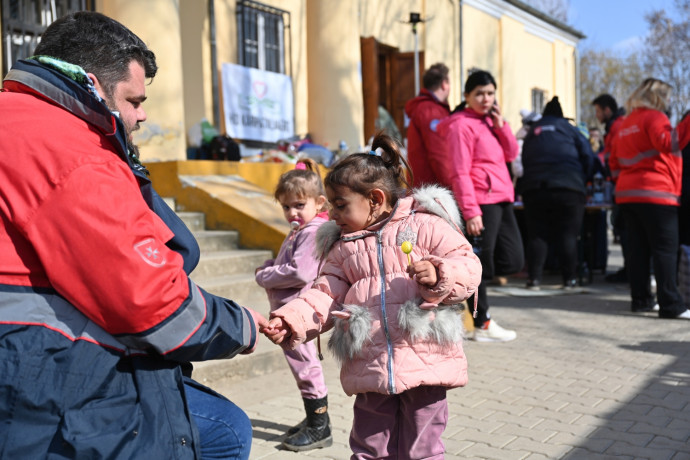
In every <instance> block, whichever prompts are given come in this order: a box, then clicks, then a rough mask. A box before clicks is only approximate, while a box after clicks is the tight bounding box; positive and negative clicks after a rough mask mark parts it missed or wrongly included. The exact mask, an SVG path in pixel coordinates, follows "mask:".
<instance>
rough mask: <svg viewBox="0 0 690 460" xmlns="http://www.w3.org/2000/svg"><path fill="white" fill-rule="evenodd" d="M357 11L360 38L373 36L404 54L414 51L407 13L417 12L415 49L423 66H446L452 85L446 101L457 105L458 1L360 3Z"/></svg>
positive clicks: (370, 0) (380, 0)
mask: <svg viewBox="0 0 690 460" xmlns="http://www.w3.org/2000/svg"><path fill="white" fill-rule="evenodd" d="M358 9H359V14H358V17H359V31H360V36H362V37H375V38H376V40H378V41H379V42H380V43H383V44H386V45H390V46H394V47H396V48H398V49H399V51H400V52H403V53H404V52H414V48H415V45H414V42H415V35H414V34H413V33H412V25H411V24H409V23H408V22H409V19H410V13H419V14H420V16H421V19H422V20H424V22H422V23H420V24H417V49H418V50H419V51H420V52H423V53H424V67H425V68H428V67H430V66H431V65H432V64H435V63H437V62H443V63H444V64H446V65H447V66H448V68H449V69H450V73H449V77H450V80H451V85H452V89H451V94H450V97H449V100H450V102H451V105H454V104H458V103H459V102H460V100H461V91H459V90H456V89H455V88H458V87H459V86H457V85H458V83H457V82H458V81H459V80H460V34H459V27H458V24H459V11H460V7H459V5H458V2H447V1H437V0H399V1H396V2H390V1H389V0H359V7H358ZM420 66H421V63H420ZM421 71H422V72H423V71H424V68H422V69H421ZM420 86H421V81H420Z"/></svg>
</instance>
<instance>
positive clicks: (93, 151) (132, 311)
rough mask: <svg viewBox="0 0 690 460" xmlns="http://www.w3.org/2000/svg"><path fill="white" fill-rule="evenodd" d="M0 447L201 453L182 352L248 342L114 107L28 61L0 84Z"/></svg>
mask: <svg viewBox="0 0 690 460" xmlns="http://www.w3.org/2000/svg"><path fill="white" fill-rule="evenodd" d="M0 113H2V114H3V115H2V116H1V117H0V152H1V153H2V154H1V155H0V217H1V218H2V224H3V225H2V227H0V388H2V390H0V393H2V395H3V396H2V397H0V414H2V423H1V424H0V457H2V458H15V457H16V458H19V457H22V458H43V457H46V456H47V455H48V452H50V453H52V454H55V455H58V454H60V455H64V456H66V457H82V458H101V457H115V456H117V457H118V458H134V457H137V458H143V457H146V456H148V457H149V458H197V457H198V456H199V442H198V433H197V431H196V428H195V426H194V423H193V422H192V421H191V418H190V415H189V412H188V409H187V407H186V403H185V399H184V390H183V380H182V378H183V377H182V372H181V363H186V362H188V361H201V360H208V359H220V358H229V357H232V356H234V355H236V354H237V353H240V352H242V351H244V350H246V349H250V348H251V347H253V346H254V344H255V342H256V340H257V331H256V329H255V326H254V322H253V321H252V319H251V315H250V314H249V312H248V311H247V310H246V309H245V308H243V307H241V306H239V305H237V304H236V303H234V302H232V301H230V300H227V299H223V298H220V297H217V296H214V295H211V294H209V293H207V292H205V291H204V290H203V289H201V288H200V287H199V286H197V285H196V284H195V283H193V282H192V281H191V280H190V279H189V278H188V273H189V272H190V271H191V270H192V269H193V267H194V266H195V265H196V263H197V261H198V258H199V249H198V246H197V245H196V242H195V241H194V238H193V236H192V235H191V233H189V231H188V230H187V229H186V227H185V226H184V224H183V223H182V222H181V221H180V220H179V219H178V218H177V216H176V215H175V214H174V213H173V212H172V211H171V210H170V209H169V208H167V205H166V204H165V203H163V201H162V200H161V198H160V197H159V196H158V195H157V194H156V193H155V192H154V191H153V189H152V187H151V184H150V181H149V180H148V179H147V178H146V176H145V175H144V174H143V173H142V172H141V171H140V170H138V169H137V168H136V167H134V166H135V165H133V164H132V162H131V160H130V158H129V157H128V155H127V153H126V152H127V145H126V140H125V136H124V130H123V127H122V124H121V122H120V120H119V119H118V118H117V117H115V116H114V115H113V114H112V113H111V112H110V111H109V110H108V108H107V107H106V106H105V105H104V104H103V103H102V102H100V101H99V100H98V99H97V98H96V97H94V96H93V95H91V94H89V93H88V92H87V90H86V89H85V88H84V87H82V86H81V85H80V84H78V83H76V82H75V81H73V80H72V79H70V78H68V77H66V76H65V75H63V74H62V73H61V72H59V71H57V70H55V69H52V68H49V67H47V66H44V65H43V64H40V63H38V62H37V61H34V60H26V61H20V62H18V63H17V64H16V65H15V66H14V67H13V68H12V70H11V71H10V72H9V73H8V74H7V76H6V78H5V80H4V88H3V91H2V92H0Z"/></svg>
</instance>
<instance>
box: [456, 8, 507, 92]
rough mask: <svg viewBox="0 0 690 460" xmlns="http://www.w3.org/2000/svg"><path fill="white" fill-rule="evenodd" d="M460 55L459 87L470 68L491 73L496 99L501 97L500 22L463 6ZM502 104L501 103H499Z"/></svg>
mask: <svg viewBox="0 0 690 460" xmlns="http://www.w3.org/2000/svg"><path fill="white" fill-rule="evenodd" d="M462 55H463V65H464V75H462V76H461V82H460V84H461V85H462V86H461V87H463V88H464V86H465V80H467V76H468V75H469V73H468V71H469V70H470V69H471V68H478V69H482V70H486V71H489V72H491V74H492V75H493V76H494V78H495V79H496V83H497V84H498V87H499V90H498V91H499V92H498V94H497V97H498V98H499V102H500V101H501V100H502V99H503V97H501V88H502V87H503V82H502V81H501V65H500V64H501V21H500V20H499V19H497V18H495V17H493V16H490V15H488V14H486V13H483V12H481V11H479V10H477V9H475V8H473V7H470V6H466V5H463V10H462ZM501 103H502V102H501Z"/></svg>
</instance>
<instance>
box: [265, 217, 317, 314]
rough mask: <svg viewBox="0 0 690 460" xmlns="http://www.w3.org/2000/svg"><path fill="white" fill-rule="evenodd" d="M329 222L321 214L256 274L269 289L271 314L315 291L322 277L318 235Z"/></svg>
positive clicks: (292, 234)
mask: <svg viewBox="0 0 690 460" xmlns="http://www.w3.org/2000/svg"><path fill="white" fill-rule="evenodd" d="M327 221H328V218H327V214H326V213H323V214H319V215H317V216H316V217H314V218H313V219H312V220H311V222H309V223H308V224H307V225H305V226H304V228H301V229H299V230H297V231H296V232H293V231H291V232H290V233H288V235H287V237H285V241H283V244H282V245H281V246H280V251H279V252H278V255H277V256H276V258H275V259H269V260H267V261H266V262H264V264H263V265H262V266H261V267H259V270H258V271H257V272H256V276H255V278H256V282H257V284H258V285H259V286H261V287H262V288H264V289H266V294H268V302H269V303H270V304H271V311H273V310H275V309H277V308H279V307H282V306H283V305H285V304H286V303H287V302H289V301H290V300H292V299H294V298H295V297H297V296H298V295H299V294H301V293H303V292H304V291H306V290H307V289H309V288H310V287H311V283H312V282H313V281H314V280H315V279H316V275H318V274H319V259H317V258H316V254H315V245H316V231H317V230H318V229H319V227H320V226H321V225H323V224H324V223H325V222H327Z"/></svg>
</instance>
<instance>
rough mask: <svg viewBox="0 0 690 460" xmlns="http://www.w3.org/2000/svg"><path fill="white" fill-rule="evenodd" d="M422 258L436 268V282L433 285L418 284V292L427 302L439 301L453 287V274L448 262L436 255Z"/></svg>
mask: <svg viewBox="0 0 690 460" xmlns="http://www.w3.org/2000/svg"><path fill="white" fill-rule="evenodd" d="M423 260H428V261H429V262H431V263H432V264H433V265H434V266H435V267H436V269H437V270H438V282H436V284H435V285H434V286H424V285H420V286H419V292H420V293H421V294H422V297H423V298H424V300H426V301H427V302H431V303H441V302H442V301H443V300H444V299H445V298H446V297H448V295H449V294H450V293H451V290H452V289H453V285H454V284H455V276H454V273H453V271H452V270H449V268H450V267H449V266H448V264H446V263H445V262H444V261H443V259H441V258H440V257H438V256H434V255H428V256H426V257H425V258H424V259H423Z"/></svg>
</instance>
